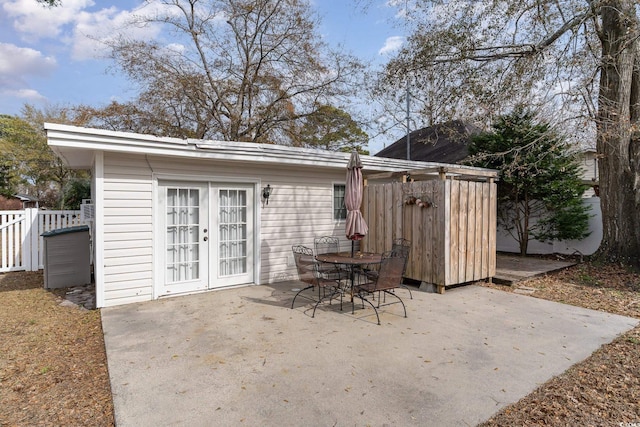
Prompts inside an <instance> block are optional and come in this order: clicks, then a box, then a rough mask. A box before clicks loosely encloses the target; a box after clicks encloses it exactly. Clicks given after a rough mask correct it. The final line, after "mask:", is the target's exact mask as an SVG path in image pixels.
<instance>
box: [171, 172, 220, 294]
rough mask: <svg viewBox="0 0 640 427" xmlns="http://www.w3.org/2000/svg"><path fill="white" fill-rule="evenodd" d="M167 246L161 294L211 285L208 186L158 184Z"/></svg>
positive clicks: (182, 291)
mask: <svg viewBox="0 0 640 427" xmlns="http://www.w3.org/2000/svg"><path fill="white" fill-rule="evenodd" d="M159 188H160V191H159V202H160V203H159V204H160V212H164V215H162V216H161V218H160V221H161V222H162V231H163V236H162V237H163V238H162V242H163V244H162V246H163V249H164V251H163V252H164V263H163V264H164V280H163V287H162V289H161V290H160V294H162V295H171V294H177V293H184V292H193V291H197V290H201V289H207V287H208V277H209V275H208V268H209V262H208V259H209V254H208V253H209V243H208V241H207V240H208V239H207V235H208V228H209V226H208V217H209V206H208V205H209V203H208V199H209V196H208V191H209V189H208V186H207V185H206V184H203V183H162V185H160V186H159Z"/></svg>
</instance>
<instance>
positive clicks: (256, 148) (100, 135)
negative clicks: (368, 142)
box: [45, 123, 482, 171]
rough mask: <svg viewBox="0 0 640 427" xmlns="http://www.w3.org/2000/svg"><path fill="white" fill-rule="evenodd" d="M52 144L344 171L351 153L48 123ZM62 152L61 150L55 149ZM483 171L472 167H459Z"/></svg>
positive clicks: (381, 165)
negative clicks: (182, 137)
mask: <svg viewBox="0 0 640 427" xmlns="http://www.w3.org/2000/svg"><path fill="white" fill-rule="evenodd" d="M45 130H46V131H47V139H48V141H49V145H51V146H52V148H54V147H65V148H66V149H71V150H95V151H113V152H128V153H143V154H149V155H161V156H178V157H192V158H199V159H224V160H229V161H247V160H250V161H252V162H256V163H283V164H297V165H313V166H319V167H327V168H345V167H346V165H347V163H348V162H349V157H350V155H351V154H350V153H344V152H336V151H327V150H321V149H314V148H302V147H290V146H285V145H274V144H258V143H254V142H235V141H213V140H197V139H178V138H170V137H159V136H154V135H145V134H138V133H131V132H120V131H111V130H105V129H94V128H86V127H78V126H71V125H62V124H56V123H45ZM56 151H59V150H56ZM360 158H361V161H362V165H363V168H364V169H365V170H366V169H369V170H377V171H401V170H413V169H424V168H430V167H441V166H442V167H451V166H452V165H449V164H446V163H434V162H422V161H416V160H402V159H391V158H386V157H375V156H370V155H369V156H365V155H362V156H360ZM457 167H459V168H465V169H468V170H482V168H476V167H473V166H457Z"/></svg>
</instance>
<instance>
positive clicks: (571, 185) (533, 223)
mask: <svg viewBox="0 0 640 427" xmlns="http://www.w3.org/2000/svg"><path fill="white" fill-rule="evenodd" d="M469 154H470V156H471V160H470V162H469V163H471V164H473V165H475V166H482V167H487V168H492V169H498V170H499V171H500V182H499V183H498V219H499V221H500V223H501V225H502V226H503V227H505V229H506V230H507V231H508V232H509V233H510V234H511V235H512V236H513V237H514V238H515V239H516V240H517V241H518V243H519V245H520V254H521V255H526V253H527V246H528V243H529V240H530V239H531V238H534V239H536V240H538V241H542V242H544V241H552V240H565V239H582V238H584V237H586V236H587V235H588V231H587V230H588V220H589V212H588V208H587V207H586V206H585V205H583V204H582V194H583V193H584V191H585V189H586V186H585V185H583V184H582V181H581V173H580V165H579V163H578V162H577V160H576V157H575V156H574V155H573V154H572V153H571V151H570V147H569V146H568V144H567V143H566V140H565V139H564V138H562V137H561V136H559V135H558V134H557V133H555V132H554V131H553V130H552V129H551V128H550V126H549V125H548V124H547V123H541V122H536V120H535V118H534V116H533V114H532V113H531V112H527V111H523V110H522V109H518V110H516V111H514V112H513V113H511V114H509V115H506V116H502V117H500V118H498V120H497V121H496V123H495V124H494V125H493V126H492V131H491V132H486V133H482V134H479V135H476V136H475V137H473V138H472V141H471V144H470V145H469Z"/></svg>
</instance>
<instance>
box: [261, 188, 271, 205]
mask: <svg viewBox="0 0 640 427" xmlns="http://www.w3.org/2000/svg"><path fill="white" fill-rule="evenodd" d="M269 196H271V185H270V184H267V186H266V187H264V188H263V189H262V198H263V199H264V203H265V204H266V205H268V204H269Z"/></svg>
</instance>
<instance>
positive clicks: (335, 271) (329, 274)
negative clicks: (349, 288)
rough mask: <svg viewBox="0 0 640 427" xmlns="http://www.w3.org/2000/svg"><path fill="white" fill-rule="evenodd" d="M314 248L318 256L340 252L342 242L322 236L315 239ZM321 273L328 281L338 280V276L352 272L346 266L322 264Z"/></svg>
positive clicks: (319, 267)
mask: <svg viewBox="0 0 640 427" xmlns="http://www.w3.org/2000/svg"><path fill="white" fill-rule="evenodd" d="M313 247H314V250H315V254H316V255H320V254H329V253H337V252H340V240H339V239H338V238H337V237H334V236H322V237H316V238H315V239H313ZM318 269H319V271H320V272H321V273H322V274H323V275H324V276H325V277H326V278H327V279H336V275H338V276H343V275H344V274H346V273H347V271H350V270H349V268H348V267H347V266H345V265H340V264H338V265H336V264H331V265H328V264H325V263H320V265H319V266H318Z"/></svg>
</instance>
